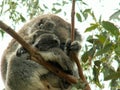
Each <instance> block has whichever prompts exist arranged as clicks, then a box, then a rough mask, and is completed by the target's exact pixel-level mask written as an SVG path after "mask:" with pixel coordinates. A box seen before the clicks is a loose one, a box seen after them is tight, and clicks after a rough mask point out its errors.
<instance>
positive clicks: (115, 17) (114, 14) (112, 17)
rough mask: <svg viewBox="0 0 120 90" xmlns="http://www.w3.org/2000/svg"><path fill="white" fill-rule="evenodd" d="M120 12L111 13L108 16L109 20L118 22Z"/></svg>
mask: <svg viewBox="0 0 120 90" xmlns="http://www.w3.org/2000/svg"><path fill="white" fill-rule="evenodd" d="M119 15H120V10H118V11H116V12H115V13H113V14H112V15H111V16H110V20H112V19H113V20H114V19H117V20H120V17H119Z"/></svg>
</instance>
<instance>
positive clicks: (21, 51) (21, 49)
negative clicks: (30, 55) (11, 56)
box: [16, 47, 27, 57]
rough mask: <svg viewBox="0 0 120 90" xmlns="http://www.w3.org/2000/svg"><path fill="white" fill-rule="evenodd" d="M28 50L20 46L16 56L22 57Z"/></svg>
mask: <svg viewBox="0 0 120 90" xmlns="http://www.w3.org/2000/svg"><path fill="white" fill-rule="evenodd" d="M26 52H27V51H26V50H25V49H24V48H23V47H21V48H19V49H18V50H17V52H16V56H18V57H20V56H21V55H22V54H24V53H26Z"/></svg>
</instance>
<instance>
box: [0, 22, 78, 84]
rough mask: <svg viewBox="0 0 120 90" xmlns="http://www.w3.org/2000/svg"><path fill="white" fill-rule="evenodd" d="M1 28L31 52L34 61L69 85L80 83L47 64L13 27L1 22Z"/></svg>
mask: <svg viewBox="0 0 120 90" xmlns="http://www.w3.org/2000/svg"><path fill="white" fill-rule="evenodd" d="M0 28H1V29H3V30H4V31H5V32H7V33H8V34H9V35H11V36H12V37H13V38H14V39H16V40H17V41H18V42H19V43H20V44H21V45H22V46H23V47H24V48H25V49H26V50H27V51H28V52H29V54H30V55H31V58H32V60H33V61H35V62H37V63H39V64H41V65H43V66H45V68H47V69H48V70H49V71H51V72H53V73H54V74H56V75H57V76H59V77H60V78H64V79H65V80H66V81H68V82H69V83H74V84H75V83H77V82H78V80H77V78H75V77H73V76H71V75H68V74H66V73H64V72H62V71H61V70H59V69H58V68H56V67H54V66H52V65H51V64H50V63H48V62H45V60H44V59H43V57H42V56H41V55H40V54H39V51H38V50H37V49H36V48H34V47H32V46H31V45H29V44H28V43H26V42H25V40H23V39H22V38H21V37H20V36H19V35H18V34H17V33H16V32H15V31H14V30H13V29H12V28H11V27H9V26H8V25H6V24H5V23H3V22H2V21H0Z"/></svg>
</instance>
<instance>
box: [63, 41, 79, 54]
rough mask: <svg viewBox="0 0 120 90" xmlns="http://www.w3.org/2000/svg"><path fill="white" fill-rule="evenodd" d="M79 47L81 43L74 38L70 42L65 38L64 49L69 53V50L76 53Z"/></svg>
mask: <svg viewBox="0 0 120 90" xmlns="http://www.w3.org/2000/svg"><path fill="white" fill-rule="evenodd" d="M80 49H81V45H80V42H79V41H77V40H75V41H73V42H71V40H67V42H66V46H65V50H66V51H67V53H69V52H70V51H72V52H75V53H78V52H79V50H80Z"/></svg>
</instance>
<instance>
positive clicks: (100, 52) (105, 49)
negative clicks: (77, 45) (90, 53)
mask: <svg viewBox="0 0 120 90" xmlns="http://www.w3.org/2000/svg"><path fill="white" fill-rule="evenodd" d="M112 47H113V43H109V44H107V45H105V47H104V48H102V49H101V50H98V51H97V53H96V56H99V55H103V54H105V53H107V52H108V51H110V50H111V49H112Z"/></svg>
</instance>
